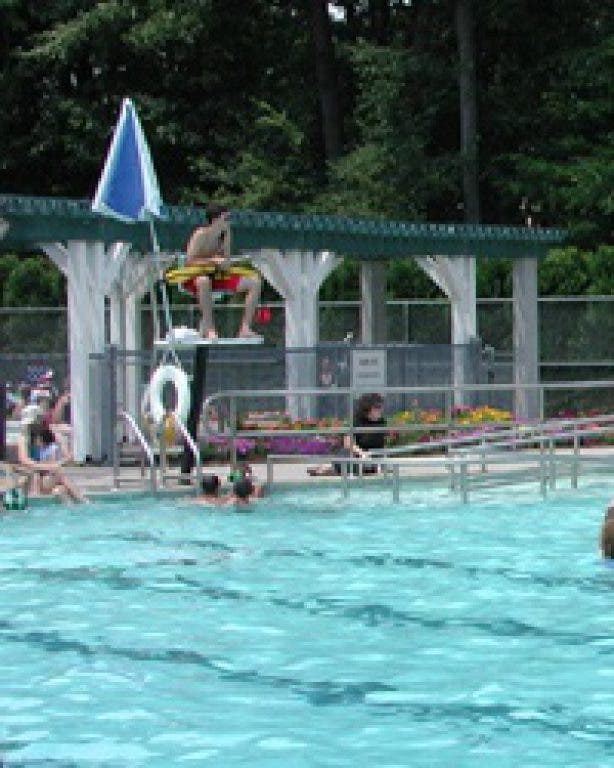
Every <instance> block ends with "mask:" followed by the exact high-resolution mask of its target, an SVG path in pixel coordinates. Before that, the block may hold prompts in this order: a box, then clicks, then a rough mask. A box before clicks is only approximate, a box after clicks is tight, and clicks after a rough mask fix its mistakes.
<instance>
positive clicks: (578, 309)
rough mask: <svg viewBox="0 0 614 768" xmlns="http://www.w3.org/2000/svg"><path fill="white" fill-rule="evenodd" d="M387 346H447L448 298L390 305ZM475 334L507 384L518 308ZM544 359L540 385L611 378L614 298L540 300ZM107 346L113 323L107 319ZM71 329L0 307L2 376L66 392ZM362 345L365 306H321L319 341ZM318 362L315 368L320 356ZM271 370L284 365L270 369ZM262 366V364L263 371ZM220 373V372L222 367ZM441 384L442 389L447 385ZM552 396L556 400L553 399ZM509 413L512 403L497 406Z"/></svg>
mask: <svg viewBox="0 0 614 768" xmlns="http://www.w3.org/2000/svg"><path fill="white" fill-rule="evenodd" d="M265 306H267V307H268V309H269V310H270V320H269V322H268V323H266V324H265V325H261V326H259V327H258V330H259V331H260V332H261V333H262V335H263V336H264V344H265V346H266V347H267V348H268V349H269V350H270V351H269V352H267V354H269V355H270V356H273V357H276V358H279V359H281V358H282V357H283V353H282V350H283V347H284V306H283V303H281V302H278V303H270V304H267V305H265ZM387 307H388V317H387V321H388V322H387V324H388V343H389V344H393V345H394V344H402V345H426V346H429V345H434V346H438V345H449V344H450V305H449V302H447V301H446V300H443V299H442V300H407V301H390V302H388V305H387ZM477 311H478V335H479V337H480V340H481V342H482V344H483V346H484V347H485V348H487V349H489V348H490V349H491V350H492V351H491V358H492V359H491V363H490V368H489V373H488V375H489V377H490V381H492V382H493V383H501V384H505V383H510V382H511V381H512V376H513V366H512V349H513V303H512V300H511V299H480V300H478V306H477ZM241 312H242V305H241V304H237V303H223V304H221V305H219V306H218V307H217V308H216V322H217V325H218V328H219V332H220V335H222V336H233V335H234V334H235V333H236V330H237V328H238V326H239V322H240V317H241ZM197 320H198V318H197V310H196V308H195V306H194V305H189V304H183V305H177V306H175V307H173V321H174V323H175V324H176V325H186V326H190V327H196V325H197ZM539 322H540V361H541V365H540V367H541V371H540V373H541V379H542V381H553V382H555V381H575V380H578V381H582V380H594V379H609V378H612V377H614V352H613V350H614V297H613V296H590V297H588V296H587V297H567V298H565V297H552V298H542V299H540V300H539ZM106 325H107V340H110V338H109V321H108V318H107V324H106ZM67 326H68V324H67V315H66V310H65V309H64V308H29V307H28V308H0V378H2V379H3V380H4V381H8V382H11V383H12V384H14V385H18V384H19V383H20V382H23V381H25V380H27V377H28V373H29V370H30V367H31V366H32V365H34V366H36V365H44V364H46V365H48V366H49V367H50V368H52V369H53V370H54V373H55V380H56V382H58V386H61V382H62V381H63V378H64V376H65V375H66V373H67V363H68V360H67V348H68V338H67V337H68V327H67ZM141 336H142V345H143V348H144V349H151V346H152V340H153V328H152V316H151V312H150V310H149V307H147V306H146V305H144V306H143V311H142V322H141ZM359 340H360V303H359V302H358V301H356V302H347V301H344V302H321V303H320V343H321V345H326V344H339V343H340V342H344V341H349V342H352V341H353V342H356V341H359ZM314 354H316V356H317V357H318V359H317V360H316V361H315V363H314V364H313V366H312V368H313V367H314V366H315V369H316V370H317V369H318V367H319V365H320V357H321V355H322V353H319V352H318V353H314ZM271 365H272V369H271V370H274V369H275V368H276V366H277V367H279V366H280V365H281V363H271ZM261 367H262V366H261ZM220 370H222V368H220ZM224 370H225V371H226V374H225V377H223V376H222V375H221V374H220V375H219V377H218V380H217V381H218V384H219V386H220V387H224V386H225V387H226V388H228V386H227V382H228V381H229V380H230V379H231V378H232V376H231V375H230V373H229V369H228V368H226V369H224ZM438 383H444V382H443V380H442V381H440V382H438ZM552 397H553V398H554V395H552ZM603 398H604V394H603V393H599V392H595V393H591V392H585V393H584V394H583V396H582V398H581V402H579V401H578V398H577V394H576V395H574V396H573V397H572V396H569V397H566V396H565V395H564V393H560V392H557V393H556V398H555V399H553V400H552V401H551V402H549V403H547V408H548V410H550V411H556V410H557V409H559V410H565V409H568V408H569V409H571V408H577V407H578V406H579V407H580V408H582V409H583V410H586V409H589V408H597V409H600V410H605V409H606V407H610V404H609V403H608V402H605V401H604V399H603ZM497 405H498V406H500V407H507V406H508V405H509V404H507V403H498V404H497Z"/></svg>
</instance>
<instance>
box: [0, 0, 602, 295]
mask: <svg viewBox="0 0 614 768" xmlns="http://www.w3.org/2000/svg"><path fill="white" fill-rule="evenodd" d="M0 14H1V20H2V31H1V33H0V58H1V61H2V66H1V71H0V87H1V92H2V95H3V109H2V111H1V112H0V135H1V136H2V137H3V140H2V142H1V143H0V168H1V170H2V176H1V178H2V182H1V186H2V191H4V192H13V193H18V194H44V195H66V196H71V197H91V196H92V194H93V191H94V188H95V185H96V181H97V179H98V175H99V173H100V169H101V166H102V161H103V158H104V154H105V151H106V148H107V146H108V142H109V138H110V133H111V130H112V127H113V125H114V123H115V120H116V118H117V113H118V108H119V104H120V102H121V99H122V98H123V97H124V96H131V97H132V98H133V100H134V101H135V103H136V105H137V108H138V110H139V114H140V117H141V120H142V122H143V125H144V128H145V131H146V134H147V136H148V139H149V143H150V145H151V149H152V153H153V156H154V160H155V164H156V169H157V172H158V176H159V178H160V184H161V188H162V192H163V196H164V199H165V201H166V202H167V203H184V204H191V205H192V204H201V203H203V202H205V201H206V200H208V199H210V198H212V197H215V198H217V199H220V200H222V201H224V202H227V203H229V204H231V205H233V206H236V207H243V208H256V209H261V210H286V211H295V212H301V211H317V212H327V213H342V214H346V215H365V216H374V217H387V218H393V219H404V220H429V221H482V222H485V223H504V224H524V223H527V221H528V220H529V219H530V222H531V224H532V225H533V226H560V227H566V228H568V229H569V231H570V247H569V248H567V249H563V250H561V251H560V252H557V253H554V254H553V255H552V256H551V257H549V258H548V260H546V262H545V263H544V264H543V265H542V268H541V273H540V280H541V286H540V289H541V292H542V293H544V294H547V293H585V292H592V293H612V292H613V291H612V287H613V284H614V280H613V278H612V276H611V273H612V271H613V270H612V269H611V265H612V259H614V252H613V251H612V248H611V246H612V243H613V242H614V239H613V229H612V221H613V213H614V198H613V192H612V190H613V189H614V23H613V22H614V10H613V7H612V5H611V4H608V3H600V2H595V0H413V2H412V1H411V0H345V1H344V2H338V3H334V4H330V3H326V2H325V1H324V0H277V1H275V0H273V1H270V2H265V1H264V0H105V1H104V2H94V1H93V0H78V2H77V0H46V2H44V3H40V2H32V0H30V1H29V2H28V1H26V0H4V2H1V3H0ZM570 265H571V266H572V267H573V269H572V270H571V272H572V273H571V274H570V269H569V268H570ZM13 266H14V264H13ZM12 271H13V270H11V272H12ZM354 271H355V270H354V268H353V267H352V266H351V265H348V266H345V267H344V268H342V269H341V270H340V271H339V272H338V273H337V274H336V275H335V276H333V279H332V280H331V281H330V283H329V286H328V288H327V290H328V291H329V295H331V294H333V293H334V294H335V295H336V296H337V297H339V298H342V297H344V296H347V295H348V292H349V293H351V292H352V290H354V289H353V288H352V286H353V285H355V283H354V282H353V280H352V276H353V274H354ZM0 272H3V273H4V274H7V273H8V269H5V268H1V266H0ZM30 272H32V268H30ZM390 274H391V279H390V292H391V295H396V296H414V295H432V294H434V292H435V289H434V287H433V286H431V285H430V284H429V282H428V280H427V278H426V277H424V276H423V275H422V274H421V273H420V272H419V270H418V269H417V268H415V267H413V265H412V264H411V263H405V262H403V263H402V264H400V265H399V264H397V265H394V266H393V267H392V268H391V270H390ZM2 276H4V275H2ZM7 282H8V283H10V280H9V281H6V280H3V284H5V290H4V297H3V298H4V302H5V303H10V302H11V301H14V300H17V299H18V296H17V294H18V293H19V291H18V290H17V288H13V289H10V290H9V295H7V289H9V285H8V284H7ZM509 282H510V280H509V269H508V268H507V266H506V265H505V263H499V262H492V263H490V262H489V264H488V265H481V267H480V272H479V293H480V294H481V295H483V296H487V295H500V294H505V293H507V292H509ZM11 291H12V292H13V294H15V295H13V294H11Z"/></svg>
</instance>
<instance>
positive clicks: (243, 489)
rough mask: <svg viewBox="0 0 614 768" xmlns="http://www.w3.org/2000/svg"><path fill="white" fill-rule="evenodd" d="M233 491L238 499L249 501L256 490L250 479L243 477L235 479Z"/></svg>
mask: <svg viewBox="0 0 614 768" xmlns="http://www.w3.org/2000/svg"><path fill="white" fill-rule="evenodd" d="M232 491H233V493H234V495H235V496H236V497H237V499H240V500H241V501H247V500H248V499H249V497H250V496H251V495H252V493H253V492H254V486H253V484H252V483H251V482H250V481H249V480H246V479H245V478H243V479H241V480H235V482H234V483H233V486H232Z"/></svg>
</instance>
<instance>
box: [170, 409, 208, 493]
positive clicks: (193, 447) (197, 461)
mask: <svg viewBox="0 0 614 768" xmlns="http://www.w3.org/2000/svg"><path fill="white" fill-rule="evenodd" d="M172 415H173V420H174V422H175V425H176V426H177V428H178V429H179V432H180V433H181V436H182V437H183V439H184V440H185V441H186V443H187V445H188V448H189V449H190V452H191V453H192V456H193V458H194V466H195V468H196V485H195V491H196V493H197V494H198V493H200V488H201V480H202V469H203V467H202V461H201V458H200V450H199V448H198V445H197V444H196V441H195V440H194V438H193V437H192V435H191V434H190V433H189V432H188V430H187V427H186V426H185V424H184V423H183V422H182V421H181V419H180V418H179V416H178V415H177V414H176V413H175V412H174V411H173V414H172Z"/></svg>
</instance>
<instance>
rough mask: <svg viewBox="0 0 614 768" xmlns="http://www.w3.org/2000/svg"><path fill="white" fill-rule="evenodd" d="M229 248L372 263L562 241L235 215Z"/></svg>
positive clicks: (533, 251)
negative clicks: (329, 255)
mask: <svg viewBox="0 0 614 768" xmlns="http://www.w3.org/2000/svg"><path fill="white" fill-rule="evenodd" d="M230 232H231V238H232V240H231V242H232V250H233V251H234V252H240V251H248V250H250V249H251V250H254V249H257V248H279V249H281V250H294V249H296V250H308V251H312V250H313V251H322V250H329V251H333V252H335V253H337V254H339V255H342V256H353V257H355V258H359V259H364V260H370V259H382V258H395V257H401V256H432V255H445V256H466V255H472V256H486V257H498V258H500V257H521V256H536V257H541V256H545V255H546V253H547V252H548V250H549V249H550V248H552V246H553V245H555V244H557V243H561V242H563V240H564V239H565V237H566V232H565V231H564V230H561V229H529V228H526V227H501V226H488V225H469V224H428V223H414V222H402V221H385V220H375V219H348V218H345V217H341V216H320V215H303V216H298V215H293V214H285V213H258V212H252V211H233V212H232V216H231V219H230Z"/></svg>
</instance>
